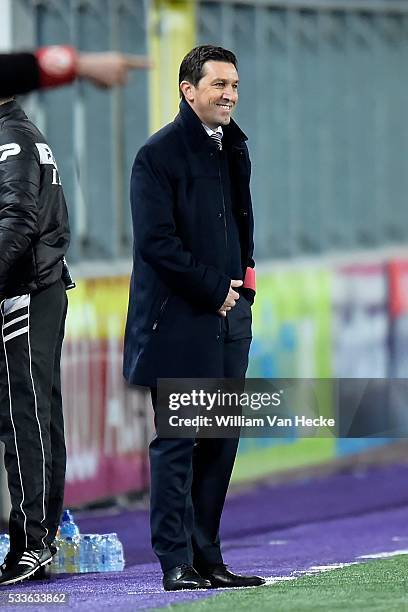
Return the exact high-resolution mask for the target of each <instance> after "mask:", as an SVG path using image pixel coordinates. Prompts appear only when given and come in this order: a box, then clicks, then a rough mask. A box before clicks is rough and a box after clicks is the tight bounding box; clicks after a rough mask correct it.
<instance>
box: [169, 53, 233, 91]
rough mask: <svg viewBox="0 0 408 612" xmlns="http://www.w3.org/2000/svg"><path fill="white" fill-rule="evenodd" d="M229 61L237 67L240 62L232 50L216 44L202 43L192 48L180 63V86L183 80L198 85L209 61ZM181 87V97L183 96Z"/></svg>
mask: <svg viewBox="0 0 408 612" xmlns="http://www.w3.org/2000/svg"><path fill="white" fill-rule="evenodd" d="M211 60H212V61H215V62H227V63H228V64H233V65H234V66H235V68H237V65H238V62H237V58H236V57H235V55H234V53H233V52H232V51H228V50H227V49H223V48H222V47H214V45H201V46H200V47H194V49H191V51H189V52H188V53H187V55H186V56H185V58H184V59H183V61H182V62H181V64H180V70H179V86H180V83H181V82H182V81H188V82H189V83H191V84H192V85H194V87H197V85H198V83H199V81H200V80H201V79H202V78H203V76H204V75H203V66H204V64H205V62H208V61H211ZM182 95H183V94H182V91H181V89H180V97H182Z"/></svg>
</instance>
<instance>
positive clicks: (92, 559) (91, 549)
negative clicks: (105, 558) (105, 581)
mask: <svg viewBox="0 0 408 612" xmlns="http://www.w3.org/2000/svg"><path fill="white" fill-rule="evenodd" d="M98 538H99V536H97V535H93V534H87V535H83V536H81V540H80V570H81V572H84V573H86V572H97V571H98V570H99V568H98V561H99V558H98V557H99V548H98Z"/></svg>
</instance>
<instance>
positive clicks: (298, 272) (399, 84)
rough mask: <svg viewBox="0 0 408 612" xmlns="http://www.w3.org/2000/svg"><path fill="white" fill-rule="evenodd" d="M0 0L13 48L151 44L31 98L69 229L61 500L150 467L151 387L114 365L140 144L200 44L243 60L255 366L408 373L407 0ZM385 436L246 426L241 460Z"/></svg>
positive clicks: (123, 487) (284, 465)
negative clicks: (102, 78) (101, 87)
mask: <svg viewBox="0 0 408 612" xmlns="http://www.w3.org/2000/svg"><path fill="white" fill-rule="evenodd" d="M0 9H1V14H2V15H3V16H4V19H3V23H2V26H1V32H2V33H3V43H2V44H3V46H4V47H7V48H13V49H20V48H27V47H35V46H38V45H46V44H55V43H64V42H65V43H71V44H74V45H75V46H76V47H78V48H79V49H81V50H84V51H86V50H89V51H90V50H92V51H101V50H106V49H114V50H120V51H124V52H131V53H140V54H145V53H149V54H150V55H151V56H152V58H153V60H154V62H155V68H154V70H153V71H152V72H151V73H150V74H148V73H143V72H137V73H135V74H133V75H132V76H131V77H130V81H129V84H128V85H127V86H126V87H125V88H123V89H116V90H114V91H111V92H102V91H98V90H96V89H94V88H93V87H92V86H90V85H87V84H85V83H81V82H77V83H75V84H74V85H71V86H69V87H65V88H62V89H59V90H55V91H52V92H47V93H36V94H33V95H31V96H29V97H26V98H25V99H24V100H23V104H24V107H25V108H26V110H27V112H28V113H29V115H30V116H31V117H32V118H33V119H34V121H36V122H37V123H38V124H39V126H40V127H41V128H42V129H43V130H44V131H45V133H46V135H47V138H48V140H49V141H50V144H51V146H52V148H53V151H54V153H55V156H56V158H57V160H58V164H59V168H60V174H61V177H62V181H63V185H64V189H65V193H66V196H67V200H68V204H69V210H70V218H71V225H72V234H73V235H72V246H71V249H70V253H69V260H70V263H71V264H73V268H74V273H75V276H76V279H77V281H78V288H77V290H76V291H74V292H71V293H70V295H69V297H70V313H69V318H68V322H67V340H66V343H65V351H64V357H63V370H64V391H65V392H64V397H65V415H66V423H67V440H68V450H69V461H68V475H67V476H68V478H67V480H68V484H67V503H75V504H79V503H85V502H89V501H93V500H95V499H98V498H103V497H109V496H111V495H116V494H119V493H122V492H126V491H131V490H132V491H134V490H143V489H145V488H146V487H147V486H148V466H147V459H146V449H147V443H148V440H149V438H150V437H151V435H152V423H151V413H150V410H149V407H148V400H147V398H146V397H145V395H144V394H142V393H141V394H134V393H130V392H129V391H128V390H127V389H125V386H124V384H123V381H122V376H121V351H122V336H123V325H124V319H125V315H126V306H127V289H128V278H129V273H130V269H131V263H130V259H131V249H132V234H131V223H130V209H129V201H128V190H129V188H128V186H129V177H130V171H131V166H132V163H133V159H134V156H135V154H136V152H137V150H138V148H139V147H140V146H141V145H142V144H143V142H144V140H145V139H146V138H147V136H148V135H149V134H150V133H151V132H152V131H154V130H156V129H158V128H159V127H161V126H162V125H164V124H165V123H166V122H168V121H170V120H172V118H173V117H174V116H175V114H176V113H177V105H178V89H177V74H178V66H179V63H180V61H181V59H182V57H183V56H184V54H185V53H186V52H187V51H188V50H189V49H190V48H191V47H192V46H194V45H195V44H201V43H213V44H220V45H222V46H226V47H228V48H230V49H232V50H233V51H234V52H235V53H236V54H237V56H238V61H239V73H240V79H241V84H240V102H239V106H238V109H237V113H236V118H237V120H238V122H239V123H240V125H241V126H242V128H243V129H244V131H245V132H246V133H247V134H248V136H249V147H250V153H251V157H252V162H253V178H252V190H253V201H254V208H255V222H256V260H257V268H258V277H259V281H258V297H257V300H256V304H255V307H254V341H253V347H252V353H251V365H250V371H249V374H250V375H252V376H258V377H269V376H287V377H290V376H292V377H295V376H299V377H330V376H335V377H337V376H339V377H340V376H344V377H350V376H362V377H386V376H406V371H407V370H408V366H407V365H406V364H407V363H408V361H407V358H408V315H407V312H408V283H407V279H408V254H407V253H408V251H407V250H406V240H407V237H408V206H407V204H406V195H407V192H408V172H407V171H406V168H405V165H406V160H407V159H408V131H407V129H406V109H407V101H408V100H407V98H408V80H407V79H406V78H405V72H406V66H407V64H408V2H406V0H303V1H302V0H286V1H285V0H252V1H251V0H203V1H201V0H0ZM405 258H406V259H405ZM386 443H387V441H386V440H384V439H379V440H334V439H327V440H310V439H308V440H300V439H296V438H293V439H287V440H277V439H273V440H268V439H265V438H263V439H260V440H249V439H246V440H243V441H242V443H241V445H240V453H239V458H238V461H237V465H236V469H235V472H234V478H235V480H237V481H239V480H248V479H252V478H254V477H257V476H262V475H268V474H270V473H272V472H274V471H276V470H285V469H288V468H301V467H304V466H305V465H309V464H319V463H320V464H322V463H327V462H330V461H332V460H335V459H336V458H338V457H341V456H343V455H344V454H350V453H351V454H353V453H356V452H364V451H366V450H367V448H369V447H371V446H373V445H374V446H378V445H384V444H386Z"/></svg>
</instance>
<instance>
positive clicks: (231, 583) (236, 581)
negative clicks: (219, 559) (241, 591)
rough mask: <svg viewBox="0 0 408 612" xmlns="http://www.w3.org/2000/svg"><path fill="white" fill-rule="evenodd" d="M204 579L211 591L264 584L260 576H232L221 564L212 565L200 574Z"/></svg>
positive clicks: (263, 579)
mask: <svg viewBox="0 0 408 612" xmlns="http://www.w3.org/2000/svg"><path fill="white" fill-rule="evenodd" d="M201 575H202V576H203V577H204V578H207V580H209V581H210V582H211V586H212V588H213V589H219V588H234V587H254V586H261V584H265V582H266V580H265V578H261V577H260V576H240V575H239V574H233V573H232V572H230V571H229V570H228V569H227V566H226V565H224V564H223V563H220V564H219V565H214V566H213V567H211V568H210V569H207V570H205V571H203V572H201Z"/></svg>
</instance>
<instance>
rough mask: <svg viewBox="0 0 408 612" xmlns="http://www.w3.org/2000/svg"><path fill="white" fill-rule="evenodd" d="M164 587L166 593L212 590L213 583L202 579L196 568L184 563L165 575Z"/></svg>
mask: <svg viewBox="0 0 408 612" xmlns="http://www.w3.org/2000/svg"><path fill="white" fill-rule="evenodd" d="M163 587H164V590H165V591H181V590H183V589H210V588H211V583H210V582H209V581H208V580H204V578H201V576H200V574H198V573H197V572H196V571H195V569H194V567H192V566H191V565H187V563H182V564H181V565H177V566H176V567H173V568H172V569H171V570H168V571H167V572H165V573H164V576H163Z"/></svg>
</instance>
